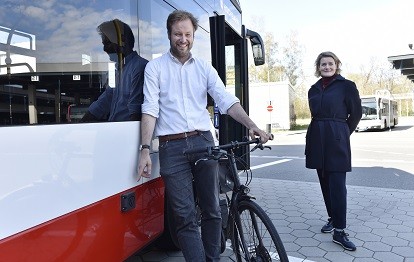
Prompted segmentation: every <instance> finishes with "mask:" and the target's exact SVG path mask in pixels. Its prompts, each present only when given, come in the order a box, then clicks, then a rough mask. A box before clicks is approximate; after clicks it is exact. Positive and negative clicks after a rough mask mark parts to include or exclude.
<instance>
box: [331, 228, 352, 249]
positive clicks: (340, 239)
mask: <svg viewBox="0 0 414 262" xmlns="http://www.w3.org/2000/svg"><path fill="white" fill-rule="evenodd" d="M332 241H333V242H334V243H336V244H338V245H341V246H342V247H343V248H345V249H346V250H349V251H355V250H356V246H355V245H354V243H352V242H351V241H349V239H348V234H347V233H345V232H344V231H336V230H335V231H334V234H333V239H332Z"/></svg>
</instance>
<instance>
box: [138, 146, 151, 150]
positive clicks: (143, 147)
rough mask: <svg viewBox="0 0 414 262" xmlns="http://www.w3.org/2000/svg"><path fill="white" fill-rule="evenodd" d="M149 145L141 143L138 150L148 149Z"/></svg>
mask: <svg viewBox="0 0 414 262" xmlns="http://www.w3.org/2000/svg"><path fill="white" fill-rule="evenodd" d="M150 148H151V147H150V146H149V145H141V146H140V147H139V150H142V149H148V150H149V149H150Z"/></svg>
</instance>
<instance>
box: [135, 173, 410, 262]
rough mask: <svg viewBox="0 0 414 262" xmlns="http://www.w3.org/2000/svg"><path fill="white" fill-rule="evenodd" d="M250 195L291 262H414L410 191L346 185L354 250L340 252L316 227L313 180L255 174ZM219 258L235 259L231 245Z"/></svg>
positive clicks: (153, 256)
mask: <svg viewBox="0 0 414 262" xmlns="http://www.w3.org/2000/svg"><path fill="white" fill-rule="evenodd" d="M250 188H251V193H252V195H254V196H256V197H257V202H258V203H259V204H260V205H261V206H262V207H263V208H264V209H265V210H266V212H267V213H268V214H269V216H270V218H271V219H272V221H273V223H274V224H275V226H276V228H277V230H278V232H279V234H280V236H281V238H282V241H283V243H284V246H285V248H286V251H287V253H288V255H289V259H290V261H291V262H299V261H307V262H310V261H318V262H325V261H335V262H347V261H352V262H359V261H361V262H362V261H384V262H400V261H401V262H414V191H410V190H398V189H385V188H373V187H361V186H347V188H348V217H347V222H348V228H347V230H346V232H347V233H349V237H350V239H351V240H352V241H353V242H354V243H355V245H356V246H357V250H356V251H354V252H352V251H345V250H344V249H343V248H342V247H341V246H339V245H337V244H335V243H333V242H332V236H331V234H323V233H321V232H320V229H321V227H322V225H323V224H324V223H325V222H326V218H327V217H326V211H325V207H324V202H323V200H322V195H321V192H320V188H319V184H318V183H310V182H296V181H286V180H274V179H259V178H256V179H254V180H253V181H252V183H251V184H250ZM133 261H134V262H135V261H165V262H167V261H168V262H169V261H184V259H183V257H182V254H181V252H172V253H166V252H161V251H156V250H148V251H145V252H143V253H141V254H136V255H134V256H132V257H131V258H129V259H128V260H127V262H133ZM221 261H235V260H234V257H233V256H232V254H231V250H226V251H225V253H224V254H222V259H221Z"/></svg>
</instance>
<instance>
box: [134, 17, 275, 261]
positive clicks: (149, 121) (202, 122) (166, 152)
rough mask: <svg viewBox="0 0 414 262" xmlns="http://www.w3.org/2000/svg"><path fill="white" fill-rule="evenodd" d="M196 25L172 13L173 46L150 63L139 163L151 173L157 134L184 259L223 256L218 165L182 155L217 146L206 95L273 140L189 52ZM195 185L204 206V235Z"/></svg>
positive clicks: (254, 131) (141, 172)
mask: <svg viewBox="0 0 414 262" xmlns="http://www.w3.org/2000/svg"><path fill="white" fill-rule="evenodd" d="M197 27H198V20H197V19H196V18H195V17H194V16H193V15H192V14H191V13H188V12H185V11H174V12H172V13H171V14H170V15H169V16H168V19H167V31H168V39H169V40H170V50H169V52H167V53H165V54H164V55H162V56H161V57H159V58H156V59H154V60H152V61H150V62H149V63H148V65H147V67H146V69H145V81H144V97H145V99H144V104H143V106H142V112H143V114H142V121H141V154H140V159H139V165H138V175H139V177H141V176H143V177H149V175H150V173H151V164H152V163H151V159H150V155H149V151H150V150H149V149H150V148H149V144H150V142H151V139H152V136H153V132H155V133H154V134H155V136H158V138H159V157H160V173H161V176H162V177H163V180H164V183H165V186H166V197H168V199H169V202H170V203H171V207H172V210H173V213H174V219H175V221H176V231H177V237H178V242H179V244H180V247H181V249H182V251H183V254H184V257H185V259H186V261H191V262H194V261H219V260H220V237H221V214H220V206H219V188H218V177H217V168H218V163H217V161H215V160H208V161H198V162H197V160H198V159H200V158H202V154H192V155H189V156H186V155H184V154H183V151H184V150H185V149H187V148H192V147H207V146H212V145H214V139H213V136H212V134H211V132H210V124H211V122H210V116H209V112H208V110H207V109H206V105H207V93H208V94H210V95H211V97H212V98H213V99H214V101H215V102H216V103H217V105H218V107H219V109H220V111H221V113H223V114H226V113H227V114H229V115H230V116H231V117H233V118H234V119H235V120H236V121H238V122H240V123H241V124H243V125H244V126H246V127H247V128H249V134H250V136H251V137H254V136H255V135H258V136H260V138H261V139H262V141H263V142H267V140H268V139H269V135H268V134H266V133H265V132H264V131H262V130H260V129H259V128H258V127H257V126H256V124H255V123H254V122H253V121H252V120H251V119H250V118H249V117H248V115H247V114H246V112H245V111H244V110H243V108H242V107H241V105H240V103H239V100H238V99H237V98H236V97H235V96H234V95H232V94H230V93H228V92H226V91H225V87H224V84H223V82H222V81H221V80H220V78H219V76H218V74H217V72H216V71H215V69H214V68H213V67H212V66H211V64H209V63H208V62H206V61H202V60H200V59H198V58H195V57H193V56H192V55H191V52H190V50H191V48H192V46H193V41H194V33H195V31H196V30H197ZM196 162H197V163H196ZM193 184H194V187H195V188H194V190H195V191H196V192H197V197H198V199H199V206H200V208H201V210H202V221H201V237H200V233H199V228H198V225H197V222H196V212H195V204H194V193H193Z"/></svg>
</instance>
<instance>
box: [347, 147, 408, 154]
mask: <svg viewBox="0 0 414 262" xmlns="http://www.w3.org/2000/svg"><path fill="white" fill-rule="evenodd" d="M352 149H353V150H359V151H365V152H371V153H380V154H392V155H403V156H414V154H408V153H402V152H390V151H380V150H372V149H363V148H358V147H353V148H352Z"/></svg>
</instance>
